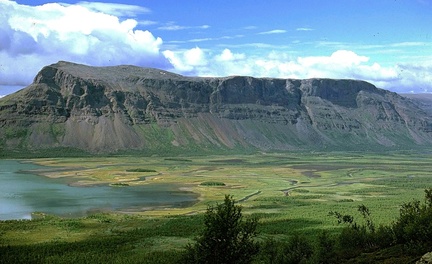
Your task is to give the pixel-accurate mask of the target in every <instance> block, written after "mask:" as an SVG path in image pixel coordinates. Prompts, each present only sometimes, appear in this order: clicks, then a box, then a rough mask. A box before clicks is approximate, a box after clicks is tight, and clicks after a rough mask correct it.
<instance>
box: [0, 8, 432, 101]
mask: <svg viewBox="0 0 432 264" xmlns="http://www.w3.org/2000/svg"><path fill="white" fill-rule="evenodd" d="M47 3H48V2H46V1H30V0H26V1H24V0H23V1H20V0H18V1H9V0H0V96H2V95H6V94H8V93H11V92H14V91H16V90H17V89H20V88H22V87H24V86H26V85H28V84H30V83H31V82H32V79H33V77H34V76H35V75H36V73H37V72H38V71H39V70H40V69H41V68H42V67H43V66H45V65H48V64H51V63H55V62H57V61H59V60H67V61H73V62H77V63H83V64H88V65H95V66H104V65H118V64H133V65H138V66H143V67H158V68H162V69H165V70H170V71H173V72H176V73H180V74H184V75H192V76H227V75H249V76H256V77H277V78H338V79H344V78H349V79H362V80H366V81H369V82H372V83H373V84H375V85H376V86H378V87H381V88H384V89H388V90H391V91H395V92H415V93H420V92H432V0H326V1H322V0H290V1H283V0H279V1H262V0H261V1H256V0H250V1H239V0H230V1H227V0H212V1H192V0H189V1H187V0H186V1H181V2H180V1H172V0H167V1H164V0H158V1H155V0H147V1H103V2H89V1H87V2H84V1H68V0H66V1H61V2H58V3H50V4H47Z"/></svg>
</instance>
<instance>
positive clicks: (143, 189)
mask: <svg viewBox="0 0 432 264" xmlns="http://www.w3.org/2000/svg"><path fill="white" fill-rule="evenodd" d="M41 168H46V167H43V166H38V165H35V164H32V163H23V162H20V161H16V160H0V220H10V219H31V217H32V213H33V212H42V213H47V214H53V215H58V216H63V217H79V216H85V215H88V214H90V213H94V212H98V211H120V210H121V211H128V210H129V211H140V210H148V209H149V208H155V207H161V206H163V207H181V206H187V205H191V204H193V203H194V202H196V199H197V196H196V195H195V194H193V193H191V192H184V191H180V190H179V186H173V185H167V184H151V185H142V186H127V187H114V186H109V185H102V186H85V187H75V186H69V185H68V184H67V182H65V180H64V179H51V178H47V177H44V176H39V175H35V174H31V173H28V171H31V170H35V169H41Z"/></svg>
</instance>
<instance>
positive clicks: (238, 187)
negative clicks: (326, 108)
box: [0, 152, 432, 263]
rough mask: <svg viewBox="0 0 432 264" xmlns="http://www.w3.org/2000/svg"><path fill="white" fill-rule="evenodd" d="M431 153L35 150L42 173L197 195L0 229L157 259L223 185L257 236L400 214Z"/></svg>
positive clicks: (30, 241)
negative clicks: (65, 154)
mask: <svg viewBox="0 0 432 264" xmlns="http://www.w3.org/2000/svg"><path fill="white" fill-rule="evenodd" d="M431 161H432V156H431V155H429V154H409V153H408V154H407V153H404V154H402V153H386V154H374V153H368V154H360V153H351V152H340V153H338V152H333V153H259V154H254V155H232V156H228V157H227V156H218V155H214V156H188V157H183V156H182V157H157V156H153V157H137V156H133V157H131V156H118V157H90V158H89V157H86V158H56V159H53V158H49V159H34V160H31V162H32V163H34V164H37V165H41V166H43V169H40V168H39V169H37V171H34V170H33V172H34V173H35V172H36V173H37V174H39V175H43V176H44V177H45V180H48V181H60V182H62V184H64V183H65V182H66V183H67V184H69V185H71V186H80V188H91V186H109V187H110V188H114V189H115V190H122V191H123V190H124V191H126V192H128V191H132V190H133V188H141V187H145V188H149V190H157V189H158V186H164V185H165V186H176V190H175V191H176V192H190V193H193V194H194V195H195V196H194V199H196V200H195V202H193V203H190V204H188V205H187V206H182V207H176V206H172V205H170V204H167V206H162V207H158V206H156V207H153V208H151V210H148V208H147V210H144V209H143V208H140V207H135V208H132V209H131V210H117V211H112V212H105V213H100V212H99V213H95V214H94V215H87V216H83V217H77V218H72V219H71V218H63V217H58V216H50V215H49V214H48V215H45V216H42V217H41V218H39V219H35V220H32V221H24V222H16V221H0V234H1V235H0V237H1V239H2V240H3V244H7V245H11V246H16V247H21V246H23V245H26V247H32V246H31V245H36V244H38V243H41V242H43V243H48V244H46V245H54V244H51V243H66V244H65V245H69V243H73V244H74V245H76V243H78V244H80V243H84V244H86V243H96V244H97V243H102V241H105V242H106V243H111V242H109V241H111V239H114V238H115V239H121V240H122V241H123V242H121V243H123V244H122V245H123V246H124V247H125V248H124V249H122V250H123V251H122V253H121V254H120V253H119V254H120V255H121V256H123V257H124V255H125V254H126V255H128V258H131V259H134V258H135V259H142V257H143V256H147V257H149V256H156V255H157V256H158V257H159V258H163V256H170V255H172V254H174V255H175V254H177V253H176V252H179V250H181V249H183V247H184V246H185V245H186V244H187V243H188V242H191V241H193V240H192V239H193V237H194V236H195V235H196V234H197V232H198V231H199V230H200V228H201V227H200V225H201V221H202V215H203V213H204V212H205V210H206V209H207V207H208V206H209V205H212V204H215V203H218V202H221V201H222V200H223V199H224V196H225V195H227V194H229V195H232V196H233V198H234V199H235V200H236V201H238V203H239V204H240V205H241V206H242V207H243V213H244V214H245V215H246V216H253V217H257V218H258V219H259V225H258V232H259V237H258V239H267V238H274V239H277V240H284V239H287V238H289V237H291V236H292V235H293V234H294V233H297V232H300V233H302V234H304V235H306V236H310V237H315V236H316V234H317V231H319V230H328V231H330V232H331V233H334V232H338V230H340V228H341V226H339V225H337V223H336V222H335V219H334V217H330V216H329V212H330V211H338V212H343V213H347V214H351V215H353V216H355V217H357V216H359V215H358V212H357V207H358V206H359V205H362V204H364V205H366V206H367V207H368V208H369V209H370V212H371V217H372V218H373V220H374V222H375V223H376V224H378V225H381V224H384V225H387V224H390V223H392V222H393V221H394V220H395V219H396V218H397V216H398V214H399V209H400V206H401V205H402V204H403V203H405V202H409V201H412V200H413V199H416V200H423V195H424V190H425V189H427V188H430V187H431V186H432V162H431ZM67 184H66V186H67ZM74 188H77V187H74ZM154 195H155V196H156V194H154ZM130 199H132V200H133V198H130ZM360 218H361V217H360ZM47 223H49V224H47ZM23 234H25V236H23ZM105 242H103V243H105ZM112 243H114V244H116V243H117V242H112ZM119 243H120V242H119ZM96 244H95V245H96ZM114 244H113V245H114ZM113 245H111V244H110V246H109V247H111V246H113ZM116 245H117V244H116ZM123 246H122V247H123ZM107 247H108V246H107ZM89 250H90V249H89ZM71 254H72V253H71ZM76 254H81V253H76ZM83 254H84V253H83ZM112 254H115V253H112ZM120 255H115V256H116V257H120ZM111 257H113V256H111ZM104 258H105V256H101V261H102V260H103V259H104ZM150 259H151V258H150ZM167 259H168V257H167ZM137 263H138V262H137ZM148 263H151V262H148ZM164 263H165V262H164ZM166 263H170V262H169V261H168V260H167V262H166Z"/></svg>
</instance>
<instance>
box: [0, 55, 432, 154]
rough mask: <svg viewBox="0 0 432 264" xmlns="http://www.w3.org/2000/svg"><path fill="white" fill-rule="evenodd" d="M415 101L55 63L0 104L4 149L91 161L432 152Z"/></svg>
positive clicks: (348, 90)
mask: <svg viewBox="0 0 432 264" xmlns="http://www.w3.org/2000/svg"><path fill="white" fill-rule="evenodd" d="M431 131H432V118H431V117H430V115H428V113H426V112H425V111H424V110H423V109H422V108H421V107H419V105H418V104H416V103H415V102H414V101H412V100H410V99H408V98H406V97H402V96H400V95H398V94H396V93H392V92H389V91H386V90H382V89H379V88H376V87H375V86H374V85H372V84H370V83H367V82H365V81H359V80H347V79H341V80H334V79H305V80H300V79H281V78H254V77H248V76H228V77H187V76H182V75H178V74H175V73H170V72H167V71H163V70H159V69H154V68H141V67H137V66H131V65H120V66H108V67H93V66H86V65H81V64H75V63H70V62H64V61H60V62H58V63H55V64H52V65H48V66H46V67H44V68H43V69H41V71H40V72H39V73H38V74H37V75H36V76H35V78H34V81H33V83H32V84H31V85H29V86H28V87H26V88H25V89H23V90H21V91H19V92H17V93H15V94H12V95H9V96H6V97H4V98H1V99H0V132H1V133H0V148H1V149H3V150H17V149H18V150H25V149H30V150H35V149H36V150H37V149H50V148H57V147H65V148H75V149H80V150H83V151H86V152H91V153H115V152H118V151H127V150H134V151H142V152H148V151H157V150H160V151H162V152H169V151H172V150H176V149H177V150H182V149H184V150H187V149H189V150H218V149H223V150H233V149H248V150H265V151H269V150H302V149H307V150H311V149H312V150H325V149H347V150H348V149H350V150H356V149H380V148H389V149H394V148H414V147H419V146H430V145H431V143H432V133H431Z"/></svg>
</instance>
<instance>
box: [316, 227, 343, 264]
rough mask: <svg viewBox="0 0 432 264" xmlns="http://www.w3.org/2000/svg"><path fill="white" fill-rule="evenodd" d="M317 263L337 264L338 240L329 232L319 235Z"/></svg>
mask: <svg viewBox="0 0 432 264" xmlns="http://www.w3.org/2000/svg"><path fill="white" fill-rule="evenodd" d="M316 246H317V247H316V252H315V254H316V261H317V262H318V263H322V264H330V263H337V262H338V261H337V252H336V240H335V239H334V238H333V237H332V236H331V235H330V234H329V232H327V231H322V232H321V233H320V234H319V235H318V240H317V245H316Z"/></svg>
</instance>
